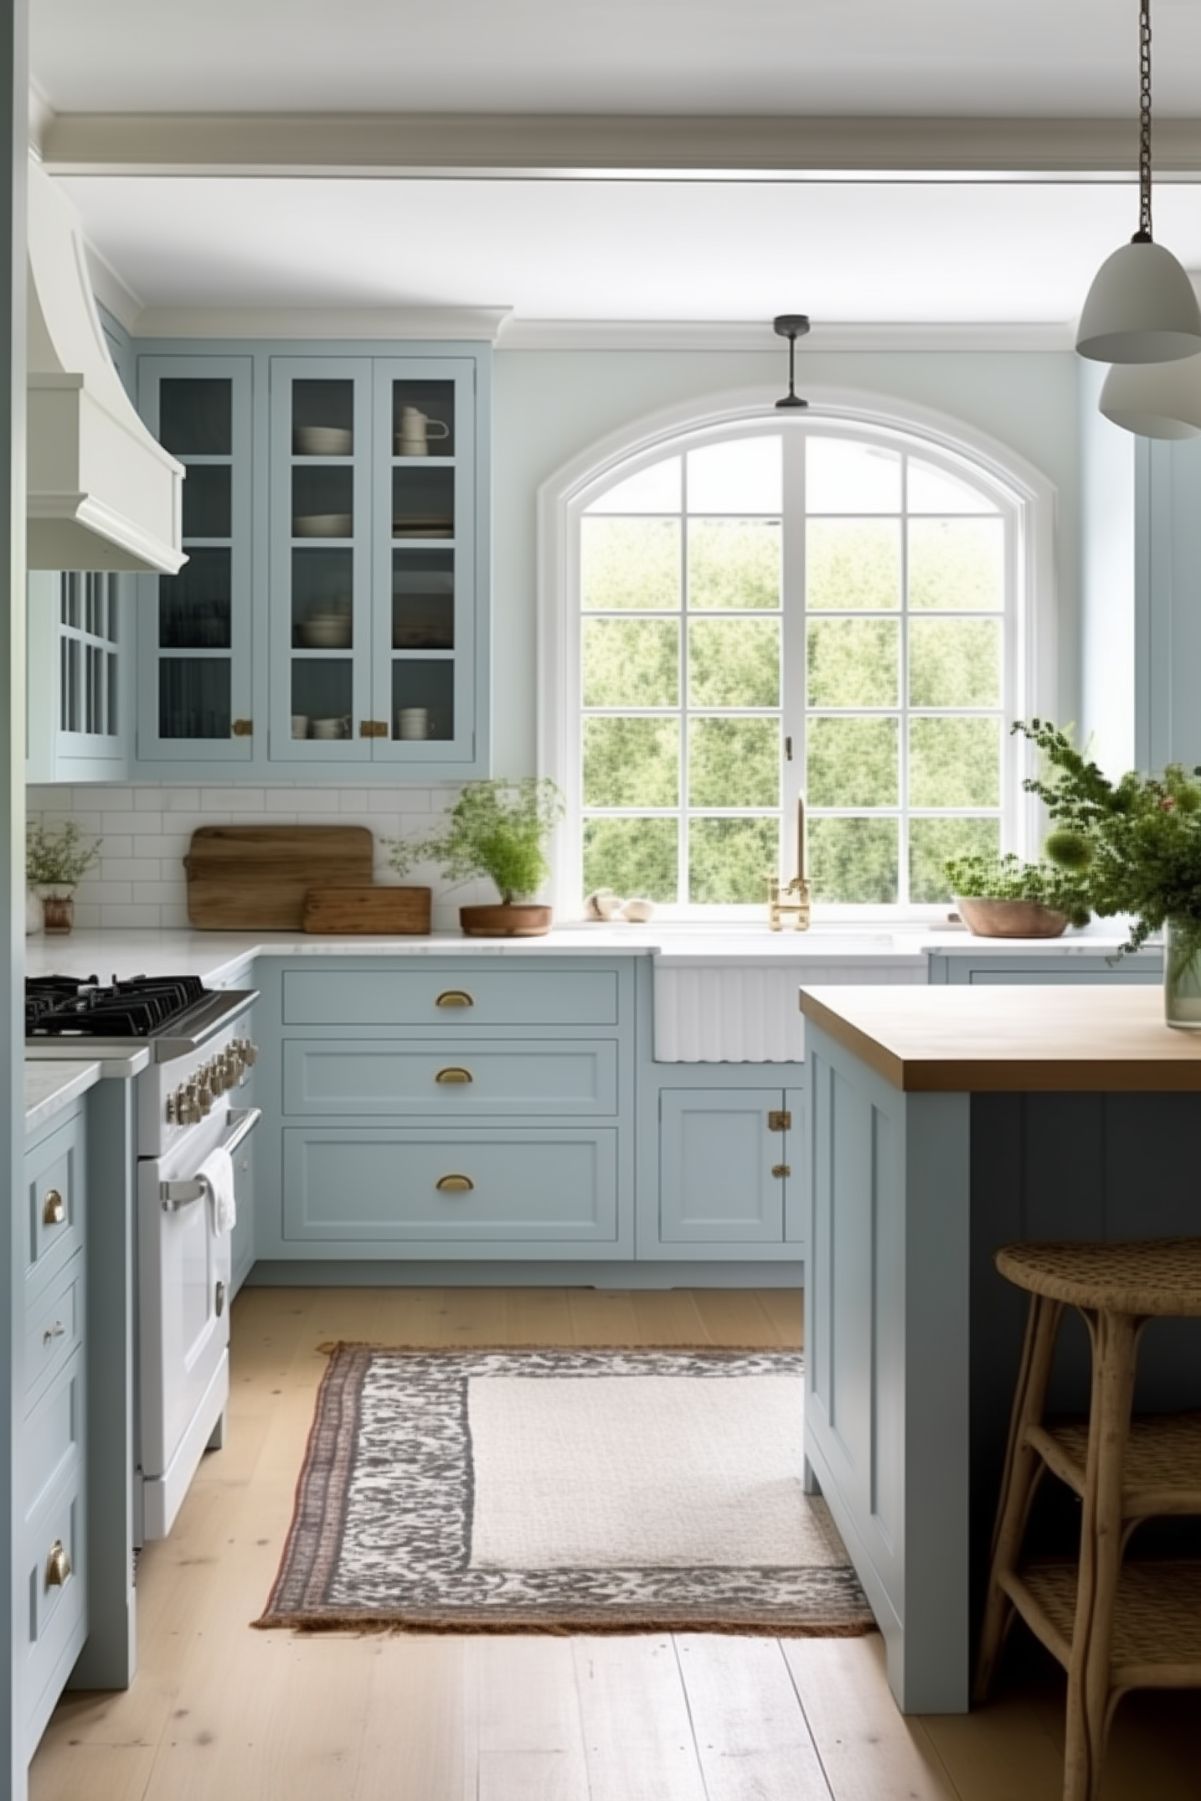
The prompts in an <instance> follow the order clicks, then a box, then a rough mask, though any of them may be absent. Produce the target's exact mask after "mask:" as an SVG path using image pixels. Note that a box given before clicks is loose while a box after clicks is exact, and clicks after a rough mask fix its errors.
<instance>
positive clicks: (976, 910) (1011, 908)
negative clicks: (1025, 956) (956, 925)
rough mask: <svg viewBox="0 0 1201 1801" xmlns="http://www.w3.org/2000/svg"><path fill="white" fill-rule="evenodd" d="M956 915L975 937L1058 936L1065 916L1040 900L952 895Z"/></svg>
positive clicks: (1063, 929) (1065, 920) (1065, 922)
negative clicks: (953, 896) (989, 898)
mask: <svg viewBox="0 0 1201 1801" xmlns="http://www.w3.org/2000/svg"><path fill="white" fill-rule="evenodd" d="M955 905H956V907H957V909H958V911H959V916H960V918H961V919H962V920H963V923H964V925H965V926H966V927H967V929H968V931H969V932H974V933H975V935H976V937H977V938H1059V937H1061V936H1062V935H1063V933H1064V932H1065V931H1066V930H1067V924H1068V922H1067V916H1066V914H1063V913H1056V912H1055V911H1054V910H1053V909H1052V908H1051V907H1044V906H1043V904H1042V902H1041V901H1020V900H988V899H987V898H985V897H984V896H981V895H959V894H957V895H956V896H955Z"/></svg>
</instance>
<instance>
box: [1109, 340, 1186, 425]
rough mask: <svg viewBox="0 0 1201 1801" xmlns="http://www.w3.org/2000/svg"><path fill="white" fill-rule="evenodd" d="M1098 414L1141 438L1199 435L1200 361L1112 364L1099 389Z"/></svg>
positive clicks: (1182, 359) (1181, 359) (1179, 360)
mask: <svg viewBox="0 0 1201 1801" xmlns="http://www.w3.org/2000/svg"><path fill="white" fill-rule="evenodd" d="M1100 406H1101V411H1102V412H1103V413H1104V415H1105V417H1106V418H1107V419H1112V420H1113V422H1114V424H1115V425H1120V426H1121V427H1122V429H1123V430H1124V431H1132V432H1135V433H1136V434H1137V435H1138V436H1139V437H1140V438H1195V437H1198V436H1199V435H1201V356H1186V357H1177V359H1176V361H1175V362H1174V363H1115V364H1114V366H1113V368H1112V369H1111V370H1110V371H1109V374H1108V375H1107V376H1106V377H1105V385H1104V387H1103V388H1102V389H1101V401H1100Z"/></svg>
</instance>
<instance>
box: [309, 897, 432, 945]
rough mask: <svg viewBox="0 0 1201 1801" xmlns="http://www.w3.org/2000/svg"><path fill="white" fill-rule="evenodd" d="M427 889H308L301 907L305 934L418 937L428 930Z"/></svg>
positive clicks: (428, 904)
mask: <svg viewBox="0 0 1201 1801" xmlns="http://www.w3.org/2000/svg"><path fill="white" fill-rule="evenodd" d="M430 901H431V890H430V889H428V888H310V889H309V892H308V894H307V896H306V898H305V903H304V929H305V931H306V932H330V933H339V934H340V933H353V932H376V933H379V934H380V935H381V936H383V937H388V938H403V937H409V936H413V937H416V936H421V935H424V934H426V933H428V932H429V929H430Z"/></svg>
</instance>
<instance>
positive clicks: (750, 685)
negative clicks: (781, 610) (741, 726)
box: [688, 619, 780, 707]
mask: <svg viewBox="0 0 1201 1801" xmlns="http://www.w3.org/2000/svg"><path fill="white" fill-rule="evenodd" d="M688 692H689V698H690V699H691V701H692V704H693V705H694V706H698V707H775V706H779V704H780V627H779V625H778V623H777V622H776V620H774V619H695V620H693V621H692V623H691V624H690V625H689V627H688Z"/></svg>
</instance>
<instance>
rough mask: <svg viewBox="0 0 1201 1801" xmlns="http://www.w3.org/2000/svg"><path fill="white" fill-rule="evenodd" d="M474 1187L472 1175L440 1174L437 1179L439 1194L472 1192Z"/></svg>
mask: <svg viewBox="0 0 1201 1801" xmlns="http://www.w3.org/2000/svg"><path fill="white" fill-rule="evenodd" d="M474 1187H475V1183H474V1182H473V1181H472V1180H471V1177H470V1176H439V1177H438V1181H437V1189H438V1193H439V1194H470V1193H471V1191H472V1189H473V1188H474Z"/></svg>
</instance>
